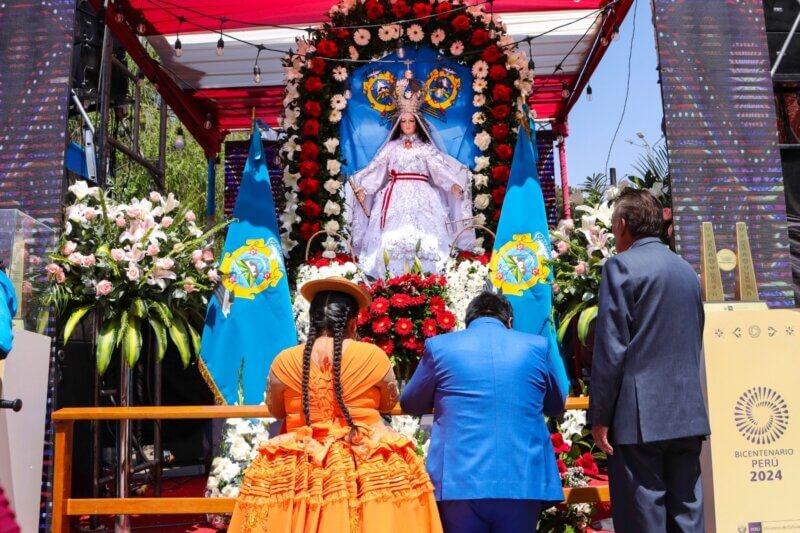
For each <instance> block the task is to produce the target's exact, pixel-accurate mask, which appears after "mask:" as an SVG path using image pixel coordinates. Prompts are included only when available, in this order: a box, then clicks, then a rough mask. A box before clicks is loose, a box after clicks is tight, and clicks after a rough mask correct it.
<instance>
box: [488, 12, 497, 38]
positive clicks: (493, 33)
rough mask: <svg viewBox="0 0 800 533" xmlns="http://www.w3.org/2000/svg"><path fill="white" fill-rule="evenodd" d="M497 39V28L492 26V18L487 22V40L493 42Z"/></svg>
mask: <svg viewBox="0 0 800 533" xmlns="http://www.w3.org/2000/svg"><path fill="white" fill-rule="evenodd" d="M496 37H497V28H496V27H495V25H494V17H492V20H491V21H489V39H491V40H494V39H495V38H496Z"/></svg>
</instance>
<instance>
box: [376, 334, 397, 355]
mask: <svg viewBox="0 0 800 533" xmlns="http://www.w3.org/2000/svg"><path fill="white" fill-rule="evenodd" d="M377 345H378V348H380V349H381V350H383V351H384V352H386V355H392V353H393V352H394V342H392V339H390V338H389V337H386V338H385V339H382V340H379V341H378V342H377Z"/></svg>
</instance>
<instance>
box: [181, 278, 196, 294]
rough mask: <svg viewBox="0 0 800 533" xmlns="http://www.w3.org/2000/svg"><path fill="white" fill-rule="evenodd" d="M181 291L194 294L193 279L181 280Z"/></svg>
mask: <svg viewBox="0 0 800 533" xmlns="http://www.w3.org/2000/svg"><path fill="white" fill-rule="evenodd" d="M183 290H185V291H186V292H187V293H189V292H194V278H186V279H184V280H183Z"/></svg>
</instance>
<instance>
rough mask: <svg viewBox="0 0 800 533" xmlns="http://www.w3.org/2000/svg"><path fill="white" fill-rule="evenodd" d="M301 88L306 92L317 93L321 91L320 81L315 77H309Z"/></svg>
mask: <svg viewBox="0 0 800 533" xmlns="http://www.w3.org/2000/svg"><path fill="white" fill-rule="evenodd" d="M303 86H304V87H305V88H306V90H307V91H311V92H317V91H319V90H320V89H322V80H320V79H319V78H318V77H317V76H309V77H308V78H307V79H306V82H305V84H304V85H303Z"/></svg>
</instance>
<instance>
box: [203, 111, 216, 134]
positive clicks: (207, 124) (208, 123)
mask: <svg viewBox="0 0 800 533" xmlns="http://www.w3.org/2000/svg"><path fill="white" fill-rule="evenodd" d="M213 125H214V124H213V123H212V122H211V113H206V121H205V122H204V123H203V127H204V128H205V129H207V130H210V129H211V126H213Z"/></svg>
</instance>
